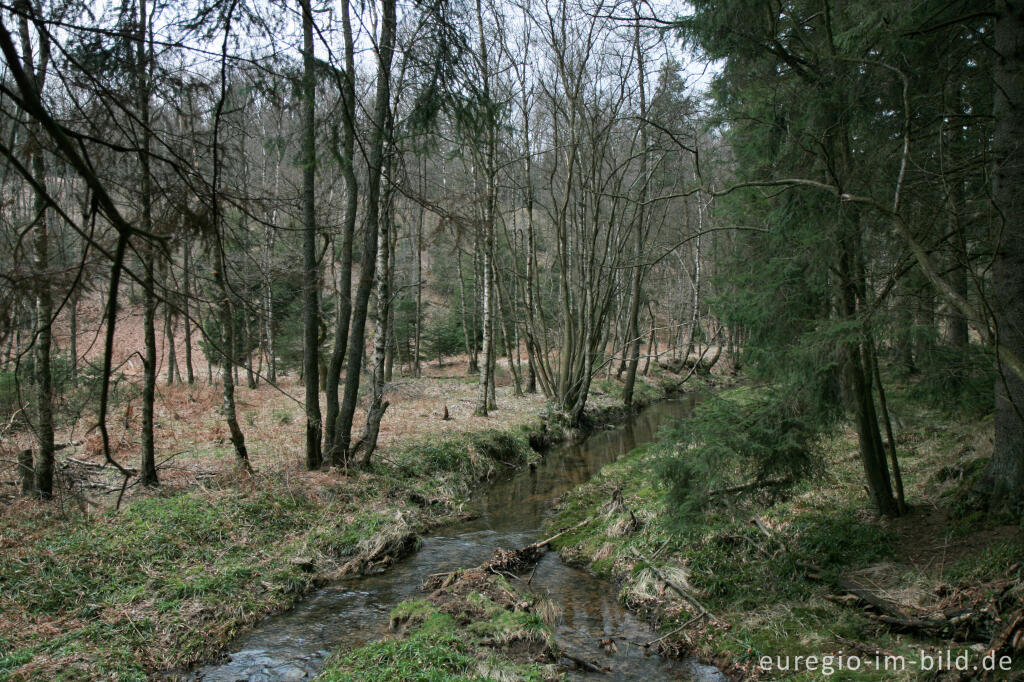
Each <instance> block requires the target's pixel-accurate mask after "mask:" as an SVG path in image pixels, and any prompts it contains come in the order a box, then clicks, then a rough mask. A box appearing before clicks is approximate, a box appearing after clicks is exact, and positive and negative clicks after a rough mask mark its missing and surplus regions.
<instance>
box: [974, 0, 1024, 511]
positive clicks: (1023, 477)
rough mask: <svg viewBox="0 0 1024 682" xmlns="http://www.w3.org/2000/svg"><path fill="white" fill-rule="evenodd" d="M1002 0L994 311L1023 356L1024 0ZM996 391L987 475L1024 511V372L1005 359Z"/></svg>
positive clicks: (1003, 503)
mask: <svg viewBox="0 0 1024 682" xmlns="http://www.w3.org/2000/svg"><path fill="white" fill-rule="evenodd" d="M1000 4H1001V11H1000V13H999V15H998V18H997V19H996V24H995V33H994V43H995V50H996V54H997V55H998V58H997V59H996V66H995V84H996V87H995V106H994V108H993V114H994V115H995V132H994V137H993V151H994V156H995V159H996V170H995V180H994V183H993V190H992V193H993V199H994V201H995V203H996V205H997V208H998V214H999V215H1000V216H1001V217H1002V221H1003V224H1002V231H1001V235H1002V239H1001V240H1000V242H999V243H998V244H997V248H996V252H995V257H994V262H993V268H992V274H993V286H992V310H993V317H994V321H995V331H996V343H997V345H998V346H1001V347H1002V351H1003V352H1004V353H1007V354H1012V356H1013V357H1016V358H1024V148H1022V146H1021V140H1024V2H1022V1H1021V0H1008V1H1006V2H1003V3H1000ZM1000 355H1002V353H1001V354H1000ZM995 393H996V408H995V449H994V450H993V453H992V459H991V461H990V462H989V465H988V469H987V470H986V471H985V475H984V477H983V480H984V483H985V484H986V487H987V488H988V490H987V491H986V492H987V493H989V495H990V499H989V501H990V504H991V507H992V508H993V509H996V510H1003V509H1006V510H1009V511H1010V512H1011V513H1013V514H1014V515H1016V516H1018V517H1019V516H1020V515H1021V513H1022V510H1024V378H1022V377H1021V376H1020V375H1019V374H1018V373H1017V372H1014V371H1012V370H1011V369H1010V368H1009V367H1007V366H1006V365H1005V364H1004V363H1003V362H1000V366H999V376H998V377H997V378H996V389H995Z"/></svg>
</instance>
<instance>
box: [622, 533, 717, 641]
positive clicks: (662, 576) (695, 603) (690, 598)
mask: <svg viewBox="0 0 1024 682" xmlns="http://www.w3.org/2000/svg"><path fill="white" fill-rule="evenodd" d="M633 556H635V557H636V558H638V559H640V560H641V561H643V562H644V563H645V564H647V567H648V568H650V569H651V571H652V572H653V573H654V575H656V576H658V579H659V580H661V582H663V583H665V584H666V585H668V586H669V587H671V588H672V589H673V590H675V591H676V592H677V593H678V594H679V596H680V597H682V598H683V599H684V600H685V601H686V602H687V603H688V604H690V606H692V607H693V608H695V609H697V611H698V612H699V613H700V615H702V616H707V617H708V618H710V619H711V620H713V621H715V622H716V623H718V624H720V625H725V626H728V623H726V622H725V621H724V620H722V619H721V618H719V617H718V616H716V615H715V614H713V613H711V612H710V611H708V610H707V608H706V607H705V606H704V605H703V604H701V603H700V602H699V601H698V600H697V598H696V597H694V596H693V595H692V594H690V592H689V590H687V589H685V588H684V587H682V586H681V585H679V584H678V583H676V582H675V581H674V580H672V579H671V578H669V577H668V576H667V575H665V574H664V573H662V572H661V571H660V570H659V569H658V567H657V566H655V565H654V563H653V562H652V561H651V560H650V559H648V558H647V557H645V556H644V555H643V554H641V553H640V552H638V551H637V550H636V549H633Z"/></svg>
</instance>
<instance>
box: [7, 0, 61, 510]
mask: <svg viewBox="0 0 1024 682" xmlns="http://www.w3.org/2000/svg"><path fill="white" fill-rule="evenodd" d="M16 6H17V7H18V9H19V10H20V12H21V15H20V16H19V17H18V28H19V32H20V34H21V61H22V68H23V69H24V71H25V75H26V76H27V78H28V79H29V81H30V83H31V84H32V85H33V86H34V87H35V89H36V91H37V92H42V90H43V85H44V83H45V82H46V70H47V66H48V65H49V61H50V43H49V39H48V38H47V36H46V34H45V33H43V32H40V33H39V35H38V38H39V39H38V44H37V45H36V46H35V47H38V49H39V54H38V57H37V56H36V55H34V47H33V44H32V36H31V32H30V29H29V19H28V17H29V16H30V15H32V14H33V12H34V10H33V9H32V7H31V5H30V4H29V3H28V2H18V3H16ZM41 135H42V127H41V126H40V125H39V124H38V123H33V124H32V125H31V136H32V137H33V138H35V144H34V145H33V152H32V157H31V159H32V160H31V166H32V173H33V175H34V176H35V178H36V181H37V182H38V183H39V185H40V188H39V190H37V191H36V194H35V199H34V202H33V207H32V208H33V214H34V217H35V224H34V225H33V226H32V229H33V234H32V260H33V262H32V267H33V271H34V272H33V275H34V276H35V297H36V300H35V319H36V338H35V357H34V360H35V362H34V374H35V383H36V386H35V389H36V390H35V393H36V425H35V428H36V441H37V448H36V453H35V464H34V466H33V470H34V473H35V486H34V487H35V493H36V494H37V495H39V496H40V497H42V498H43V499H49V498H50V497H51V496H52V495H53V453H54V447H53V370H52V368H51V366H50V362H51V353H52V346H53V293H52V291H51V289H50V272H49V268H50V225H49V215H48V211H47V198H46V160H45V158H44V157H43V153H44V152H43V148H42V140H41V139H40V138H41Z"/></svg>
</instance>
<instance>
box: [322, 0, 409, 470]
mask: <svg viewBox="0 0 1024 682" xmlns="http://www.w3.org/2000/svg"><path fill="white" fill-rule="evenodd" d="M395 29H396V18H395V0H381V31H380V38H379V40H378V43H377V45H378V47H377V91H376V93H375V95H374V104H373V114H372V119H371V124H372V128H371V133H370V140H369V143H368V144H367V159H366V163H367V170H368V180H367V187H366V225H365V227H364V228H363V229H364V232H363V255H362V261H361V263H360V272H359V287H358V289H357V290H356V300H355V307H354V309H353V311H352V329H351V333H350V334H349V351H348V365H347V369H346V371H345V393H344V395H343V397H342V402H341V411H340V413H339V416H338V427H337V438H338V441H337V445H336V447H340V448H341V453H340V456H342V457H344V458H345V461H347V459H348V451H349V446H350V444H351V442H352V417H353V415H354V414H355V410H356V398H357V397H358V394H359V378H360V372H361V370H362V366H363V353H364V350H365V348H364V346H365V341H366V308H367V304H368V303H369V300H370V290H371V289H372V288H373V277H374V268H375V265H376V258H377V232H378V230H379V228H380V187H381V179H382V177H381V175H382V173H381V171H382V169H383V164H384V142H385V140H386V139H388V137H389V134H388V131H387V127H388V122H389V121H390V120H391V117H390V116H389V107H390V102H391V60H392V57H393V56H394V50H395Z"/></svg>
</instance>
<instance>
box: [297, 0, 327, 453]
mask: <svg viewBox="0 0 1024 682" xmlns="http://www.w3.org/2000/svg"><path fill="white" fill-rule="evenodd" d="M300 4H301V6H302V62H303V73H302V95H303V105H302V222H303V230H302V328H303V337H302V377H303V383H305V385H306V468H307V469H310V470H312V469H318V468H319V467H320V464H321V460H322V455H321V450H320V447H321V446H320V438H321V430H322V426H321V417H320V390H319V389H320V387H319V382H318V380H319V376H320V368H319V359H320V354H319V345H320V344H319V341H320V339H319V320H320V302H319V296H318V292H317V283H318V281H319V277H318V276H317V262H316V236H317V227H316V203H315V202H316V196H315V195H316V128H315V126H316V79H315V76H314V73H313V70H314V68H315V66H316V62H315V57H314V55H313V10H312V8H311V7H310V0H300Z"/></svg>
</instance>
